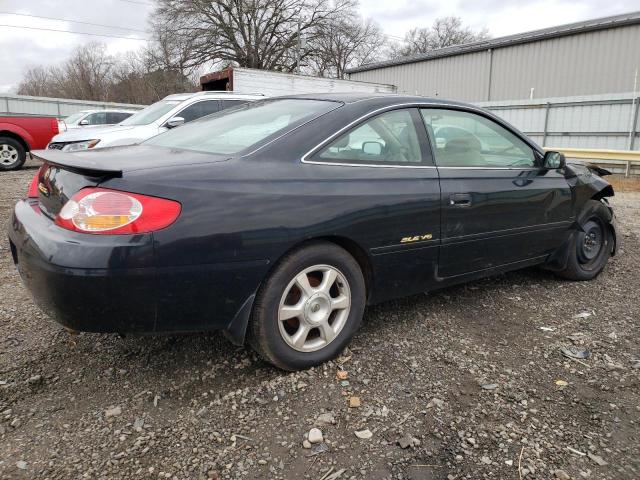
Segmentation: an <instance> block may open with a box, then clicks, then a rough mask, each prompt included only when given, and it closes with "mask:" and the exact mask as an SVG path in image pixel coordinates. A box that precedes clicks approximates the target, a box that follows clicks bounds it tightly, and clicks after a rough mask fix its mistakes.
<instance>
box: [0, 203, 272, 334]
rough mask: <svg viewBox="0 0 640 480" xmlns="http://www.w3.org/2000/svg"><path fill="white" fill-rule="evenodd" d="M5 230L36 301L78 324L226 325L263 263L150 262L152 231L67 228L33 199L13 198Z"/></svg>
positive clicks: (102, 327) (126, 329)
mask: <svg viewBox="0 0 640 480" xmlns="http://www.w3.org/2000/svg"><path fill="white" fill-rule="evenodd" d="M8 233H9V241H10V246H11V253H12V255H13V259H14V262H15V264H16V266H17V268H18V270H19V272H20V275H21V277H22V280H23V282H24V284H25V285H26V286H27V288H28V289H29V290H30V291H31V293H32V294H33V297H34V299H35V301H36V303H37V304H38V305H39V306H40V308H41V309H42V310H43V311H45V312H46V313H47V314H48V315H50V316H51V317H52V318H53V319H55V320H56V321H58V322H59V323H61V324H62V325H64V326H66V327H68V328H71V329H74V330H79V331H86V332H120V333H157V332H164V333H168V332H188V331H201V330H215V329H225V328H228V327H229V326H230V325H231V323H232V321H233V319H234V318H235V317H236V315H237V314H238V312H239V311H240V309H241V307H242V306H243V305H244V304H245V303H246V300H247V299H248V298H250V297H251V295H252V294H253V293H255V290H256V288H257V285H258V284H259V279H260V278H261V276H262V275H263V273H264V271H265V269H266V267H267V264H268V262H262V261H254V262H233V263H230V264H216V265H181V266H177V267H163V268H161V269H158V268H156V267H155V259H154V249H155V248H156V247H157V246H156V245H154V238H153V235H152V234H141V235H89V234H81V233H76V232H71V231H67V230H65V229H62V228H60V227H58V226H56V225H55V224H54V223H53V222H52V221H51V220H50V219H49V218H47V217H46V216H45V215H44V214H42V212H41V211H40V210H39V207H38V204H37V202H36V201H34V200H25V201H20V202H18V204H17V205H16V207H15V209H14V213H13V216H12V219H11V223H10V225H9V226H8Z"/></svg>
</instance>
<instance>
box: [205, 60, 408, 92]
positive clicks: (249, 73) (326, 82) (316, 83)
mask: <svg viewBox="0 0 640 480" xmlns="http://www.w3.org/2000/svg"><path fill="white" fill-rule="evenodd" d="M200 86H201V88H202V90H211V91H227V92H234V93H261V94H263V95H266V96H269V97H277V96H280V95H295V94H300V93H338V92H340V93H354V92H361V93H396V91H397V88H396V86H395V85H386V84H383V83H371V82H358V81H354V80H340V79H337V78H323V77H310V76H306V75H294V74H291V73H282V72H272V71H269V70H255V69H253V68H234V67H229V68H225V69H224V70H220V71H217V72H212V73H208V74H206V75H203V76H202V77H200Z"/></svg>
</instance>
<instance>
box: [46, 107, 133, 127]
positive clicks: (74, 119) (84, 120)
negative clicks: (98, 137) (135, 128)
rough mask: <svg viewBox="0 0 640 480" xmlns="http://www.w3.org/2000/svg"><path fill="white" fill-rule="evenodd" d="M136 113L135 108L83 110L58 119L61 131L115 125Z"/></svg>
mask: <svg viewBox="0 0 640 480" xmlns="http://www.w3.org/2000/svg"><path fill="white" fill-rule="evenodd" d="M134 113H136V111H135V110H120V109H108V110H82V111H81V112H76V113H74V114H71V115H69V116H68V117H66V118H63V119H62V120H59V121H58V127H59V130H60V131H61V132H64V131H65V130H73V129H74V128H81V127H88V126H104V125H115V124H116V123H120V122H122V121H123V120H126V119H127V118H129V117H130V116H131V115H133V114H134Z"/></svg>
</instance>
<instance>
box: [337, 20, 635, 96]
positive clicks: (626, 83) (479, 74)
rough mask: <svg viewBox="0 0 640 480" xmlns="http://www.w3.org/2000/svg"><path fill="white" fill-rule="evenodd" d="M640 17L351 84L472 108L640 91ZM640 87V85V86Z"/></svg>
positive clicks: (391, 67) (393, 68)
mask: <svg viewBox="0 0 640 480" xmlns="http://www.w3.org/2000/svg"><path fill="white" fill-rule="evenodd" d="M639 67H640V12H634V13H629V14H624V15H616V16H612V17H605V18H598V19H594V20H588V21H585V22H578V23H572V24H568V25H562V26H559V27H552V28H545V29H543V30H536V31H533V32H527V33H521V34H517V35H510V36H507V37H501V38H495V39H491V40H485V41H481V42H476V43H470V44H466V45H457V46H453V47H447V48H442V49H439V50H434V51H432V52H429V53H426V54H422V55H416V56H413V57H406V58H399V59H394V60H388V61H385V62H380V63H374V64H369V65H364V66H362V67H359V68H355V69H352V70H350V71H349V72H348V73H349V78H350V79H351V80H360V81H366V82H376V83H386V84H393V85H396V86H397V87H398V92H402V93H409V94H417V95H425V96H429V97H435V96H439V97H444V98H450V99H455V100H463V101H468V102H487V101H499V100H520V99H529V98H545V97H566V96H575V95H596V94H611V93H622V92H632V91H633V90H634V76H635V72H636V69H637V68H639ZM639 82H640V81H639Z"/></svg>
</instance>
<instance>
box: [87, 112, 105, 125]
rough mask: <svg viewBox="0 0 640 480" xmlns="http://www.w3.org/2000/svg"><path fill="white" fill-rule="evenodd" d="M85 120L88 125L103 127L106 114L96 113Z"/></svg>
mask: <svg viewBox="0 0 640 480" xmlns="http://www.w3.org/2000/svg"><path fill="white" fill-rule="evenodd" d="M86 120H88V121H89V125H104V124H106V123H107V114H106V113H105V112H96V113H92V114H91V115H89V116H87V118H86Z"/></svg>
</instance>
